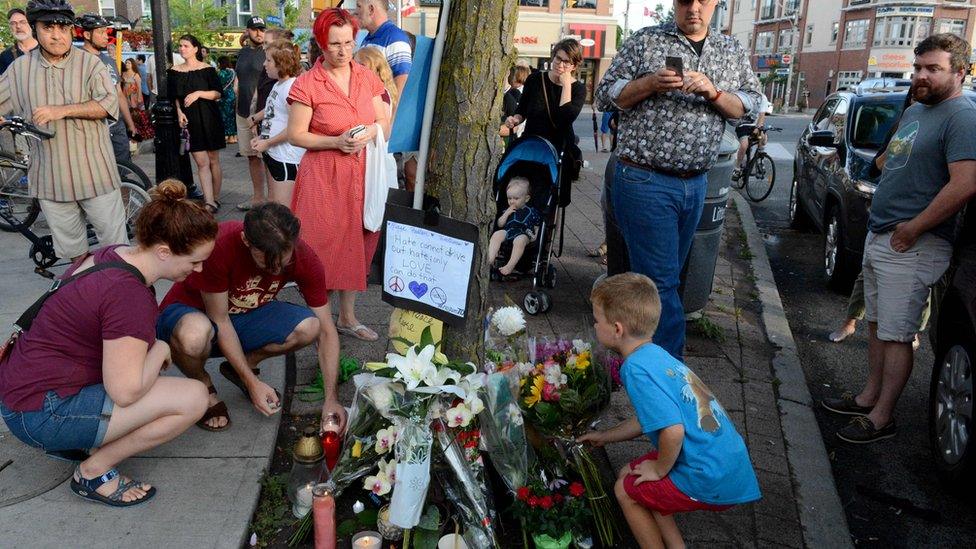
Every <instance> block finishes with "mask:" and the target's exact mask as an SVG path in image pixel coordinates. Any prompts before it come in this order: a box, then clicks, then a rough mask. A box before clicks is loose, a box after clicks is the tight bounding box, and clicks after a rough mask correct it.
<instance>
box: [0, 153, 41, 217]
mask: <svg viewBox="0 0 976 549" xmlns="http://www.w3.org/2000/svg"><path fill="white" fill-rule="evenodd" d="M20 166H23V162H22V161H21V160H20V159H18V158H17V157H16V156H15V155H13V154H10V153H8V152H4V151H0V210H3V212H4V213H5V214H6V216H0V230H2V231H7V232H16V231H17V230H18V229H20V228H21V227H30V226H31V224H32V223H34V220H36V219H37V216H38V214H39V213H40V212H41V205H40V204H39V203H38V202H37V199H35V198H31V196H30V194H29V192H28V190H27V171H26V170H24V169H23V168H21V167H20ZM8 217H9V218H10V219H7V218H8Z"/></svg>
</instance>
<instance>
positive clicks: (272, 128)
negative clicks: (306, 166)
mask: <svg viewBox="0 0 976 549" xmlns="http://www.w3.org/2000/svg"><path fill="white" fill-rule="evenodd" d="M294 83H295V79H294V78H289V79H288V80H279V81H278V82H276V83H275V85H274V87H273V88H271V93H270V94H268V102H267V103H266V104H265V107H264V127H265V128H267V135H268V137H274V136H276V135H278V134H279V133H281V132H283V131H285V130H286V129H288V92H290V91H291V85H292V84H294ZM268 154H269V155H271V158H273V159H275V160H277V161H278V162H284V163H286V164H298V163H299V162H301V161H302V155H303V154H305V149H302V148H300V147H296V146H294V145H292V144H291V143H288V142H287V141H285V142H284V143H280V144H278V145H275V146H273V147H271V148H270V149H268Z"/></svg>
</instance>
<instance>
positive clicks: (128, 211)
mask: <svg viewBox="0 0 976 549" xmlns="http://www.w3.org/2000/svg"><path fill="white" fill-rule="evenodd" d="M119 190H120V191H121V192H122V206H123V207H125V232H126V233H127V234H128V235H129V238H130V239H133V238H135V235H136V218H137V217H139V212H140V211H142V207H143V206H145V205H146V204H148V203H149V201H150V200H152V199H151V198H150V197H149V193H148V192H146V191H145V189H143V188H142V185H140V184H139V183H136V182H133V181H123V182H122V185H121V186H120V187H119Z"/></svg>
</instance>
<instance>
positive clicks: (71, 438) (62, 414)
mask: <svg viewBox="0 0 976 549" xmlns="http://www.w3.org/2000/svg"><path fill="white" fill-rule="evenodd" d="M114 407H115V403H113V402H112V399H111V398H110V397H109V396H108V394H107V393H106V392H105V387H104V386H103V385H102V384H101V383H99V384H97V385H88V386H86V387H82V389H81V391H79V392H78V394H76V395H72V396H69V397H64V398H61V397H59V396H58V395H57V393H55V392H54V391H48V392H47V393H46V394H45V395H44V403H43V405H42V406H41V409H40V410H37V411H33V412H16V411H14V410H11V409H9V408H7V407H6V406H4V405H3V403H0V416H3V421H4V423H6V424H7V428H9V429H10V432H11V433H13V435H14V436H15V437H17V438H18V439H20V440H21V441H22V442H24V443H25V444H28V445H30V446H34V447H36V448H41V449H43V450H46V451H49V452H52V451H64V450H88V449H90V448H96V447H98V446H101V445H102V441H103V440H104V439H105V433H106V432H107V431H108V421H109V418H110V417H111V415H112V410H113V409H114Z"/></svg>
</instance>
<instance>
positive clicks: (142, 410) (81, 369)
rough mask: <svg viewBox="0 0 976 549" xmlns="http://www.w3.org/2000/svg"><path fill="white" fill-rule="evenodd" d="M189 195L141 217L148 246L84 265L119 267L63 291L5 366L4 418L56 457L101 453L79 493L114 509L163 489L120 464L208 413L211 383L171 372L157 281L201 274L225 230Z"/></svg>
mask: <svg viewBox="0 0 976 549" xmlns="http://www.w3.org/2000/svg"><path fill="white" fill-rule="evenodd" d="M185 198H186V187H184V186H183V184H182V183H180V182H179V181H176V180H167V181H164V182H163V183H161V184H160V185H159V186H158V187H157V188H156V190H155V191H154V196H153V200H152V201H151V202H149V203H148V204H147V205H146V206H144V207H143V209H142V211H141V212H140V213H139V218H138V219H137V221H136V238H137V240H138V242H139V244H138V245H135V246H108V247H105V248H101V249H99V250H97V251H96V252H94V253H93V254H92V255H90V256H88V257H87V258H85V259H83V260H79V262H78V263H76V264H75V265H73V266H72V267H71V268H70V269H69V270H68V272H67V273H65V278H66V277H68V276H70V275H72V274H74V273H80V272H83V271H85V270H86V269H89V268H91V267H92V266H93V265H98V264H103V263H106V262H111V263H115V265H114V266H113V267H112V268H104V269H100V270H97V271H92V272H91V273H90V274H88V275H85V276H83V277H80V278H78V279H77V280H74V281H72V282H70V283H67V284H64V286H63V287H61V288H59V289H58V290H57V292H55V293H54V294H53V295H51V297H49V298H48V299H47V301H45V302H44V306H43V307H42V308H41V310H40V312H39V313H38V315H37V316H36V318H35V319H34V322H33V324H32V325H31V326H30V329H29V330H28V331H26V332H25V333H23V334H21V336H20V338H19V339H18V340H17V341H16V343H15V344H14V347H13V350H12V352H11V353H10V354H9V356H8V357H7V358H6V359H5V360H4V361H3V362H0V415H2V416H3V420H4V422H5V423H6V424H7V427H8V428H9V429H10V431H11V433H13V434H14V436H16V437H17V438H18V439H20V440H22V441H23V442H25V443H26V444H29V445H31V446H35V447H37V448H41V449H43V450H44V451H46V452H48V454H49V455H62V456H64V455H65V454H66V453H67V452H74V453H75V454H80V455H81V456H82V458H81V459H84V458H85V457H86V456H85V454H84V452H79V450H85V451H90V452H91V455H89V456H87V459H84V460H83V461H81V463H80V464H79V465H78V467H77V469H76V470H75V472H74V477H73V478H72V481H71V489H72V490H73V491H74V492H75V493H77V494H78V495H80V496H82V497H85V498H87V499H91V500H94V501H98V502H101V503H105V504H107V505H113V506H119V507H124V506H129V505H135V504H137V503H142V502H144V501H147V500H149V499H150V498H152V497H153V496H154V495H155V493H156V488H154V487H153V486H151V485H150V484H148V483H146V482H139V481H135V480H132V479H129V478H127V477H125V476H122V475H120V474H119V472H118V470H117V469H116V465H118V464H119V463H120V462H122V461H123V460H125V459H126V458H128V457H130V456H133V455H135V454H138V453H141V452H145V451H146V450H149V449H150V448H153V447H156V446H159V445H160V444H162V443H164V442H166V441H169V440H171V439H173V438H175V437H176V436H177V435H179V434H180V433H182V432H183V431H185V430H186V429H187V428H188V427H189V426H190V425H193V424H194V422H196V421H197V420H198V419H200V417H201V416H202V415H203V413H204V411H205V410H206V408H207V389H206V388H205V387H204V386H203V384H202V383H200V382H199V381H194V380H191V379H185V378H175V377H160V375H159V373H160V371H161V370H163V369H165V368H166V367H167V366H168V365H169V363H170V351H169V346H168V345H167V344H166V343H164V342H162V341H157V340H156V315H157V307H156V299H155V296H154V294H153V292H152V284H153V283H154V282H156V281H157V280H160V279H166V280H174V281H176V280H182V279H184V278H186V276H187V275H189V274H190V273H191V272H193V271H199V270H200V268H201V265H202V264H203V261H204V260H205V259H206V258H207V256H209V255H210V252H211V251H212V250H213V246H214V239H215V237H216V235H217V223H216V221H215V220H214V218H213V216H212V215H211V214H209V213H207V212H206V211H204V210H203V209H202V208H200V207H199V206H196V205H194V204H192V203H190V202H188V201H187V200H185ZM133 268H134V269H133Z"/></svg>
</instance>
